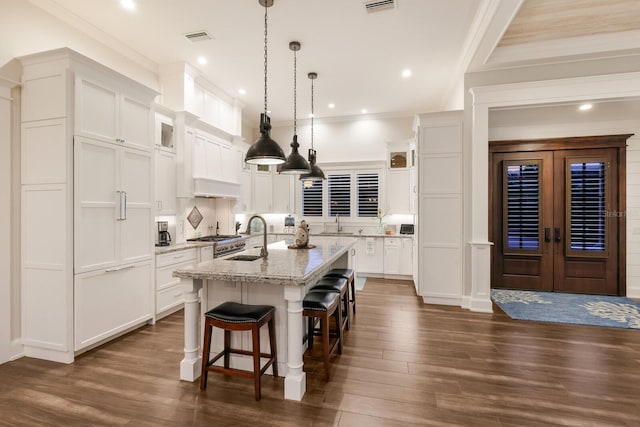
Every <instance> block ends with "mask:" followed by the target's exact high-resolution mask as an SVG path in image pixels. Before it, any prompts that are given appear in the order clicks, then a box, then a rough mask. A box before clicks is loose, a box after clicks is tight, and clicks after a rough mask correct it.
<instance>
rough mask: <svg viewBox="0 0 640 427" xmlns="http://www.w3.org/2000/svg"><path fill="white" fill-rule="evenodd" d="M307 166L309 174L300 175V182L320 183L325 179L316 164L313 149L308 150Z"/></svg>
mask: <svg viewBox="0 0 640 427" xmlns="http://www.w3.org/2000/svg"><path fill="white" fill-rule="evenodd" d="M309 164H310V165H311V172H310V173H305V174H302V175H300V181H322V180H323V179H327V178H326V177H325V176H324V172H323V171H322V169H320V166H318V165H317V164H316V150H314V149H313V148H310V149H309Z"/></svg>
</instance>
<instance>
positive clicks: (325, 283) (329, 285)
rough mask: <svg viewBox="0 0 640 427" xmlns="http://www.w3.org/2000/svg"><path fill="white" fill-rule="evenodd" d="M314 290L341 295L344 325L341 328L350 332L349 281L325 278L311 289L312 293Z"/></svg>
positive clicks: (339, 278) (338, 278) (340, 278)
mask: <svg viewBox="0 0 640 427" xmlns="http://www.w3.org/2000/svg"><path fill="white" fill-rule="evenodd" d="M314 290H326V291H334V292H338V293H339V294H340V301H342V303H343V311H342V324H341V325H340V326H341V328H342V330H344V329H345V328H346V330H347V331H348V330H349V326H350V324H351V322H350V319H351V316H350V315H349V284H348V282H347V279H344V278H342V277H330V276H325V277H323V278H322V279H320V280H318V282H317V283H316V284H315V285H314V286H313V288H311V291H314Z"/></svg>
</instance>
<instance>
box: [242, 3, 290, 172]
mask: <svg viewBox="0 0 640 427" xmlns="http://www.w3.org/2000/svg"><path fill="white" fill-rule="evenodd" d="M258 3H260V5H262V6H264V113H262V114H260V137H259V138H258V140H257V141H256V142H254V143H253V145H252V146H251V147H249V150H248V151H247V155H246V156H245V158H244V161H245V162H246V163H250V164H253V165H278V164H280V163H284V161H285V160H286V158H285V156H284V151H282V148H280V145H278V143H277V142H275V141H274V140H273V139H271V136H270V131H271V119H270V118H269V116H268V115H267V8H269V7H271V6H273V0H258Z"/></svg>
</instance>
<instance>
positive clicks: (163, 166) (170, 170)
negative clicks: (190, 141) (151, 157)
mask: <svg viewBox="0 0 640 427" xmlns="http://www.w3.org/2000/svg"><path fill="white" fill-rule="evenodd" d="M176 183H177V181H176V154H175V153H172V152H170V151H165V150H161V149H157V150H156V205H155V210H156V215H175V213H176V191H177V189H176V185H177V184H176Z"/></svg>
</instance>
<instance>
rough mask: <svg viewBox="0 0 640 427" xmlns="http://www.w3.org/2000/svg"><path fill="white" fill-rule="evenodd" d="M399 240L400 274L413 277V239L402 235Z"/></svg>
mask: <svg viewBox="0 0 640 427" xmlns="http://www.w3.org/2000/svg"><path fill="white" fill-rule="evenodd" d="M400 241H401V242H402V243H401V246H400V274H402V275H405V276H411V277H413V239H412V238H410V237H402V238H401V239H400Z"/></svg>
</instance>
